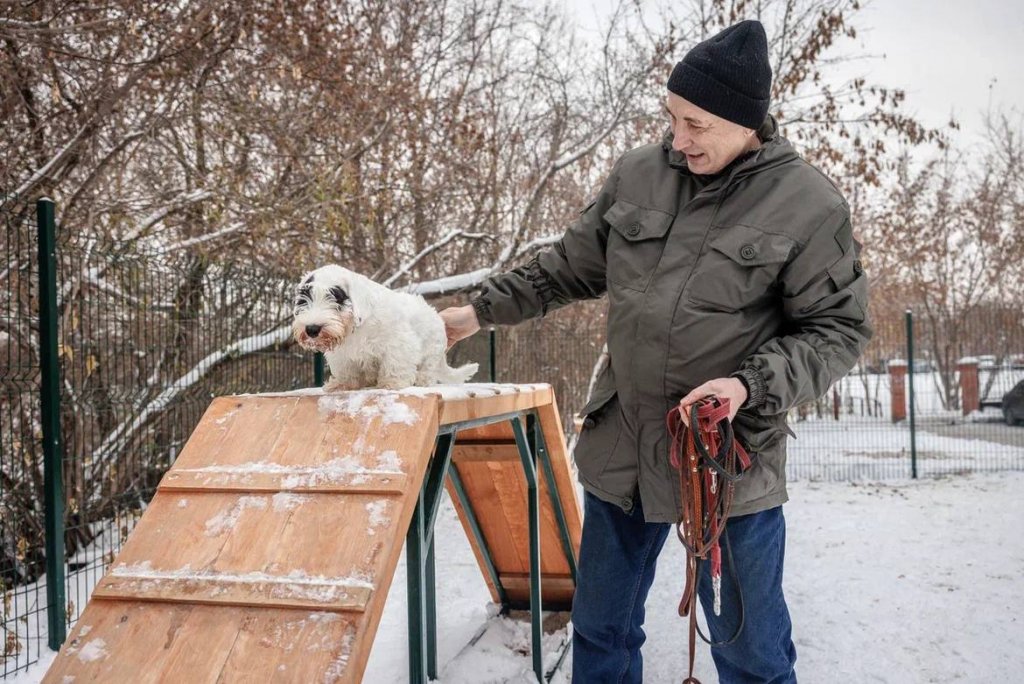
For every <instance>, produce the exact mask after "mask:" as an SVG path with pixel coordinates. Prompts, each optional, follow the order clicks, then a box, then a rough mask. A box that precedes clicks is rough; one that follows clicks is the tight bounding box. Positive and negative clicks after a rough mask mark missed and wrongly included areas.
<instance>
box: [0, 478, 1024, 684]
mask: <svg viewBox="0 0 1024 684" xmlns="http://www.w3.org/2000/svg"><path fill="white" fill-rule="evenodd" d="M1022 488H1024V473H1003V474H977V475H967V476H962V475H961V476H955V477H946V478H939V479H924V480H918V481H902V482H899V483H886V484H864V483H860V484H850V483H836V482H796V483H793V484H792V485H791V488H790V495H791V501H790V503H789V504H787V505H786V509H785V510H786V519H787V522H788V533H787V534H788V536H787V539H788V553H787V566H786V578H785V587H786V594H787V597H788V599H789V604H790V610H791V612H792V615H793V622H794V639H795V642H796V647H797V653H798V663H797V673H798V676H799V677H800V679H801V681H805V682H838V681H865V680H871V681H879V682H892V683H893V684H897V683H898V684H910V683H914V682H937V681H964V682H1014V681H1024V628H1022V625H1021V620H1022V619H1024V618H1022V617H1021V616H1022V615H1024V578H1022V576H1021V572H1020V571H1021V568H1024V537H1022V536H1021V535H1020V531H1019V530H1020V525H1021V523H1022V522H1024V497H1021V496H1020V492H1021V490H1022ZM438 526H439V527H438V530H437V534H436V535H435V538H436V539H437V544H438V548H437V576H438V585H439V586H438V622H439V629H438V649H439V653H438V661H439V663H440V664H441V667H442V671H441V674H440V681H441V682H444V683H446V684H455V683H460V684H461V683H466V684H469V683H472V684H484V683H486V682H528V681H532V674H531V673H530V659H529V639H528V637H527V634H528V627H527V626H526V625H523V624H520V623H515V622H511V621H507V620H499V621H495V622H493V623H492V626H491V629H490V630H488V632H487V634H485V635H484V637H483V638H481V639H479V640H478V641H477V642H476V644H475V645H474V646H473V647H471V648H468V649H465V650H464V647H465V646H466V644H467V643H468V642H469V641H470V640H471V639H472V638H473V637H474V635H476V634H477V633H478V631H479V630H480V628H481V627H482V626H483V625H484V624H485V623H486V622H487V620H488V617H489V612H488V610H489V607H488V595H487V590H486V588H485V585H484V582H483V579H482V577H481V574H480V571H479V569H478V568H477V566H476V562H475V560H474V559H473V555H472V552H471V551H470V548H469V545H468V542H467V541H466V538H465V534H464V533H463V532H462V529H461V527H460V525H459V522H458V520H457V518H456V517H455V513H454V510H453V509H452V507H451V504H450V503H448V502H447V501H446V502H445V505H444V506H443V507H442V510H441V513H440V516H439V521H438ZM683 560H684V555H683V552H682V548H681V547H680V545H679V544H677V543H675V542H674V539H672V538H670V539H669V541H668V543H667V544H666V547H665V551H664V553H663V554H662V557H661V558H660V559H659V564H658V575H657V578H656V581H655V584H654V587H653V589H652V594H651V597H650V599H649V601H648V634H649V638H648V642H647V645H646V647H645V650H644V654H645V681H648V682H671V681H680V680H681V679H682V676H683V672H684V670H683V668H684V657H685V652H686V646H685V641H684V635H685V627H686V625H685V622H684V621H683V620H682V619H681V618H679V617H678V616H677V615H676V613H675V607H676V604H677V601H678V595H679V592H680V590H681V584H682V571H681V569H682V567H683ZM405 616H406V605H405V565H404V558H403V560H402V561H401V562H400V563H399V566H398V572H397V573H396V576H395V578H394V582H393V583H392V587H391V591H390V593H389V595H388V601H387V605H386V607H385V611H384V616H383V619H382V621H381V624H380V629H379V631H378V636H377V639H376V642H375V644H374V648H373V651H372V654H371V658H370V662H369V666H368V669H367V672H366V676H365V678H364V681H366V682H374V684H377V683H383V684H386V683H388V682H396V683H397V682H404V681H406V679H407V675H406V667H407V661H406V644H407V642H406V624H405V620H406V617H405ZM560 636H561V635H559V634H557V633H556V634H555V635H553V636H552V637H549V643H548V646H549V647H552V646H554V645H555V643H556V642H557V641H558V639H559V638H560ZM51 657H52V656H51ZM571 658H572V652H571V651H570V652H569V656H568V658H567V659H566V661H565V663H564V665H563V667H562V669H561V670H560V671H559V673H558V674H556V675H555V678H554V681H555V682H556V683H558V684H565V683H566V682H567V681H568V672H569V671H570V667H571ZM48 661H49V658H44V660H43V662H41V663H39V664H37V665H36V666H33V668H32V669H31V670H30V671H29V672H27V673H24V674H21V675H19V676H17V677H15V678H13V680H10V681H14V682H17V683H18V684H29V683H34V682H38V681H39V680H40V678H41V677H42V674H43V672H44V671H45V667H46V664H47V662H48ZM697 662H698V674H699V676H700V677H701V679H702V681H704V682H705V684H713V683H714V682H715V681H716V678H715V676H714V669H713V666H712V664H711V658H710V654H709V652H708V650H707V647H700V648H699V652H698V655H697Z"/></svg>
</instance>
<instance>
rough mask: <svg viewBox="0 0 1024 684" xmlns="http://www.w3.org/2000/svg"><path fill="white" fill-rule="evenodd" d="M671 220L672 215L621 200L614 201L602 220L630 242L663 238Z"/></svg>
mask: <svg viewBox="0 0 1024 684" xmlns="http://www.w3.org/2000/svg"><path fill="white" fill-rule="evenodd" d="M673 218H675V217H674V216H672V214H668V213H666V212H664V211H660V210H658V209H648V208H647V207H641V206H640V205H639V204H634V203H633V202H629V201H626V200H621V199H620V200H615V204H613V205H612V206H611V208H609V209H608V211H606V212H605V213H604V220H605V221H607V222H608V224H609V225H611V227H612V228H614V229H615V232H617V233H618V234H619V235H621V236H622V237H624V238H625V239H627V240H629V241H630V242H636V241H638V240H650V239H653V238H660V237H663V236H664V235H665V233H667V232H668V229H669V226H671V225H672V219H673Z"/></svg>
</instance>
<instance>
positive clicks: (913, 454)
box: [906, 309, 917, 479]
mask: <svg viewBox="0 0 1024 684" xmlns="http://www.w3.org/2000/svg"><path fill="white" fill-rule="evenodd" d="M906 319H907V363H908V364H909V365H910V369H909V372H908V373H907V382H908V385H907V396H908V400H907V401H908V403H909V406H908V407H907V411H908V415H909V416H910V477H912V478H914V479H917V425H916V424H915V422H914V414H915V413H916V411H915V409H914V314H913V313H911V311H910V309H907V316H906Z"/></svg>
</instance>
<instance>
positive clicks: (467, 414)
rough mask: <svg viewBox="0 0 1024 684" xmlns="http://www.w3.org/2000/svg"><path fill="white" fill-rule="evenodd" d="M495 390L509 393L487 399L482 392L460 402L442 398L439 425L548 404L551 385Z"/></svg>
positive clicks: (485, 394)
mask: <svg viewBox="0 0 1024 684" xmlns="http://www.w3.org/2000/svg"><path fill="white" fill-rule="evenodd" d="M498 387H510V388H513V389H511V390H506V391H502V393H500V394H494V393H493V391H492V392H491V393H490V396H487V394H488V392H486V391H484V390H481V391H480V393H478V394H476V395H475V396H472V397H470V396H468V395H467V396H465V397H464V398H463V397H459V398H447V397H445V398H444V401H443V403H442V404H441V412H440V416H439V422H440V424H441V425H449V424H451V423H461V422H466V421H470V420H477V419H479V418H486V417H488V416H496V415H501V414H504V413H514V412H517V411H526V410H529V409H531V408H533V407H535V406H540V405H541V404H546V403H550V402H551V396H552V393H551V386H550V385H504V386H503V385H499V386H498Z"/></svg>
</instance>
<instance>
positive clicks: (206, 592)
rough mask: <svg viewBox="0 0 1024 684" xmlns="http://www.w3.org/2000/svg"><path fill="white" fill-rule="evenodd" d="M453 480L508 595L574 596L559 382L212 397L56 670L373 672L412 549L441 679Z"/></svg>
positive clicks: (340, 677)
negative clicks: (444, 563) (442, 546)
mask: <svg viewBox="0 0 1024 684" xmlns="http://www.w3.org/2000/svg"><path fill="white" fill-rule="evenodd" d="M445 483H447V486H448V489H449V492H450V493H451V495H452V499H453V501H454V502H455V506H456V510H457V511H458V514H459V518H460V519H461V521H462V524H463V527H464V528H465V530H466V532H467V534H468V536H469V539H470V542H471V543H472V546H473V550H474V553H475V554H476V557H477V560H478V562H479V564H480V568H481V570H482V571H483V573H484V577H485V579H486V580H487V583H488V585H489V587H490V590H491V595H492V598H493V599H494V600H495V601H496V602H497V603H499V604H501V605H502V606H503V608H505V609H508V608H517V607H518V608H528V609H529V610H530V611H531V621H532V630H533V631H532V636H533V669H534V672H535V673H536V675H537V678H538V681H543V678H544V673H543V670H542V664H541V662H542V661H541V649H540V643H541V607H542V605H543V606H544V607H545V608H548V609H551V608H554V609H564V608H567V607H568V605H569V603H570V602H571V599H572V595H573V590H574V588H575V579H576V560H575V559H576V553H577V551H578V549H579V541H580V529H581V527H580V517H581V516H580V507H579V500H578V498H577V495H576V489H575V487H574V485H573V481H572V477H571V474H570V469H569V464H568V458H567V455H566V449H565V442H564V438H563V433H562V426H561V421H560V419H559V416H558V410H557V408H556V406H555V401H554V396H553V394H552V391H551V388H550V386H548V385H499V384H477V385H462V386H451V387H438V388H424V389H411V390H405V391H402V392H384V391H363V392H350V393H340V394H321V393H319V391H310V392H296V393H285V394H263V395H245V396H232V397H221V398H219V399H216V400H214V401H213V403H212V404H211V405H210V407H209V408H208V409H207V411H206V413H205V414H204V416H203V418H202V420H201V421H200V423H199V425H198V426H197V427H196V429H195V431H194V432H193V433H192V436H191V437H190V439H189V441H188V443H187V444H186V445H185V447H184V449H183V450H182V452H181V454H180V456H179V457H178V459H177V461H175V463H174V465H173V466H172V467H171V469H170V470H169V471H168V472H167V473H166V475H165V476H164V478H163V480H162V481H161V483H160V486H159V488H158V489H157V492H156V494H155V496H154V497H153V500H152V502H151V503H150V505H149V507H148V508H147V509H146V512H145V514H144V515H143V516H142V518H141V520H140V521H139V523H138V525H137V526H136V528H135V530H134V531H133V532H132V534H131V536H130V537H129V539H128V541H127V542H126V543H125V545H124V547H123V548H122V550H121V553H120V554H119V555H118V557H117V558H116V559H115V560H114V562H113V564H112V565H111V567H110V570H109V572H108V573H107V575H106V576H105V577H104V578H103V579H102V580H101V581H100V583H99V585H98V586H97V587H96V589H95V590H94V592H93V594H92V598H91V600H90V601H89V604H88V605H87V606H86V608H85V610H84V611H83V613H82V615H81V617H80V618H79V619H78V622H77V624H76V626H75V628H74V629H73V630H72V632H71V634H70V635H69V636H68V639H67V641H66V642H65V644H64V646H63V648H61V651H60V654H59V655H58V656H57V657H56V659H55V660H54V662H53V664H52V666H51V667H50V670H49V672H47V675H46V677H45V678H44V680H43V681H44V682H47V683H49V682H65V681H74V682H76V683H81V682H92V681H96V682H178V681H181V682H190V683H192V682H272V681H277V682H313V681H317V682H322V681H328V682H333V681H338V682H358V681H360V679H361V677H362V673H363V671H364V669H365V667H366V661H367V658H368V656H369V653H370V646H371V644H372V642H373V638H374V635H375V633H376V629H377V625H378V623H379V621H380V616H381V613H382V611H383V608H384V601H385V598H386V597H387V594H388V589H389V587H390V585H391V579H392V576H393V574H394V571H395V567H396V565H397V563H398V558H399V554H400V552H401V547H402V541H403V537H404V538H405V542H406V545H407V553H406V556H407V558H406V560H407V564H408V591H409V648H410V653H409V656H410V658H409V678H410V681H412V682H426V680H427V678H428V677H430V678H436V676H437V660H436V605H435V594H434V580H435V577H434V544H433V523H434V519H435V516H436V514H437V510H438V507H439V504H440V501H441V488H442V487H443V486H445Z"/></svg>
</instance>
